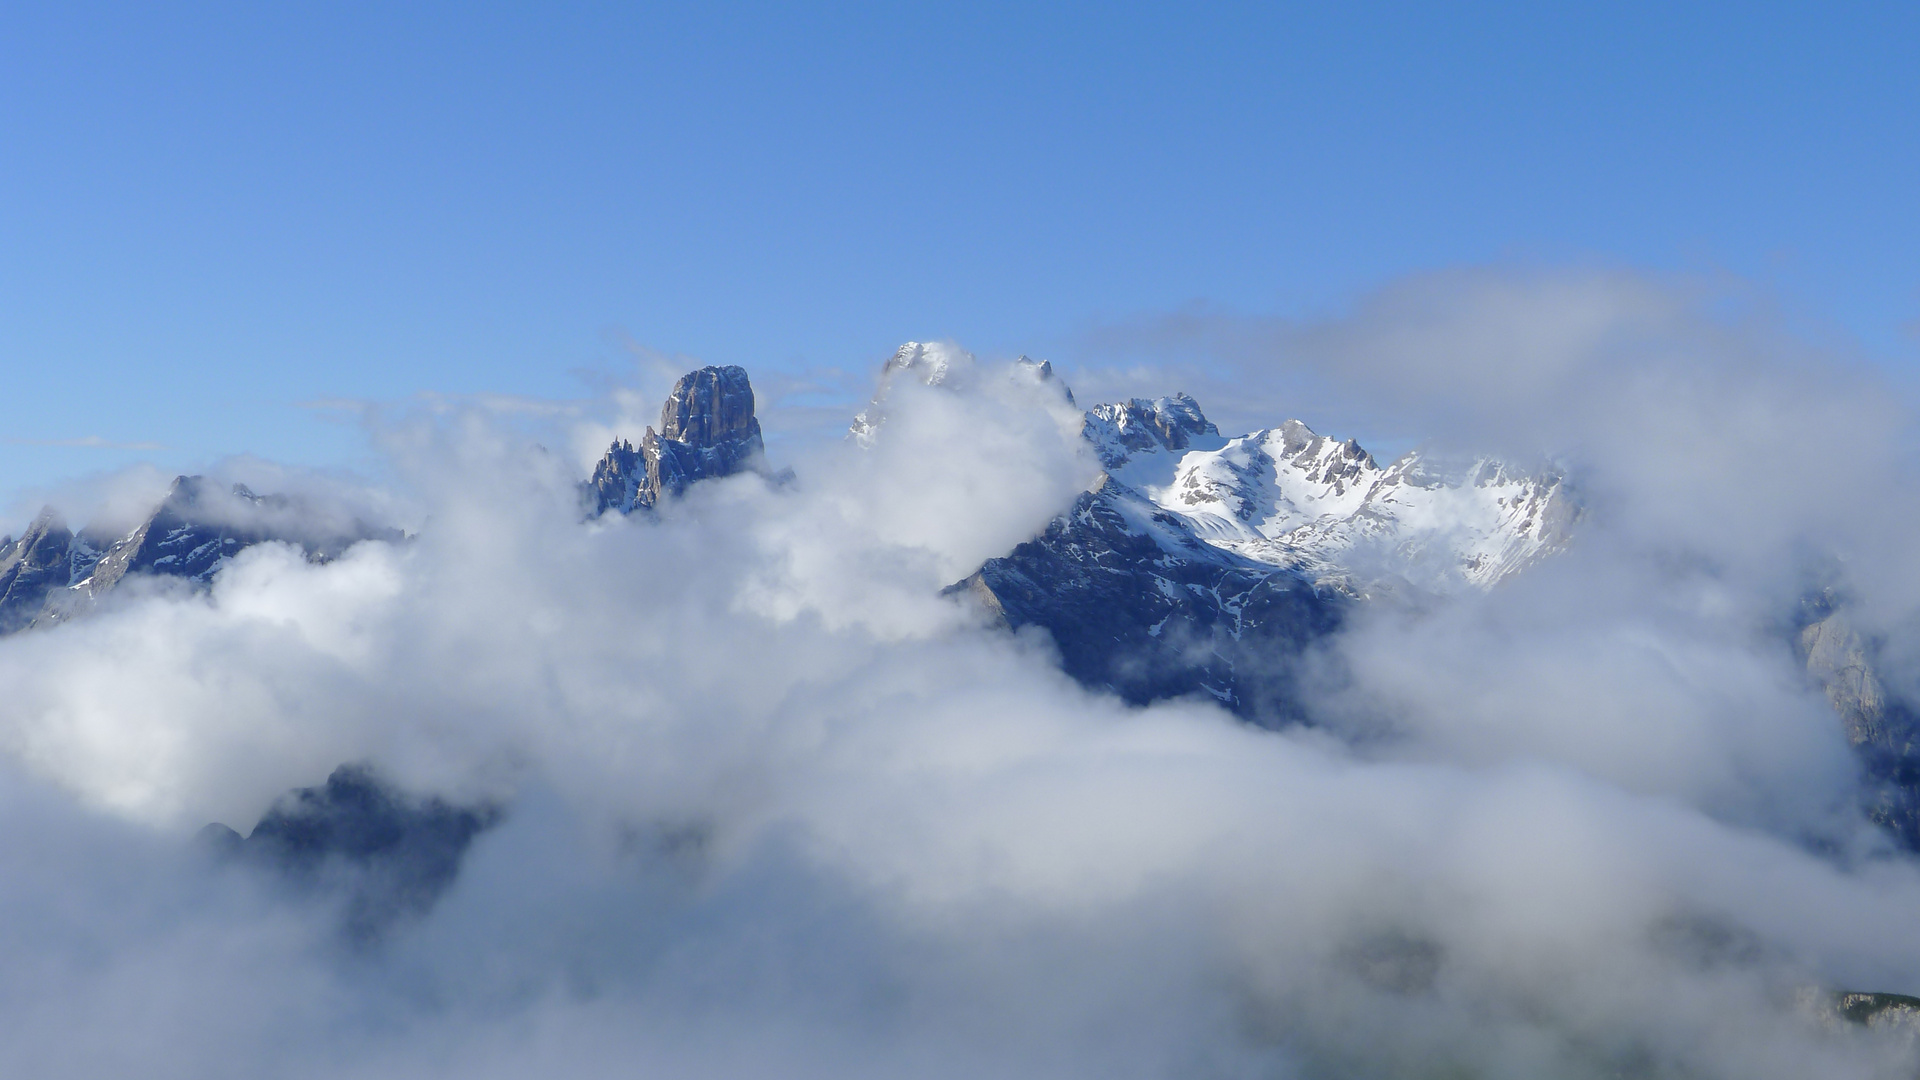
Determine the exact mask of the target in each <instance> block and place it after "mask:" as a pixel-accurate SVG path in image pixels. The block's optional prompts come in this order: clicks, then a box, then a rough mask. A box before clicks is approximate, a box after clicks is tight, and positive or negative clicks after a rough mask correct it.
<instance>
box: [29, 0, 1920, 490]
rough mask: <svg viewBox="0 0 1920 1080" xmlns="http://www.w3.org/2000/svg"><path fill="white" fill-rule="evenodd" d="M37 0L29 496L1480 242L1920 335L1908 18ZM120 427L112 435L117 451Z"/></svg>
mask: <svg viewBox="0 0 1920 1080" xmlns="http://www.w3.org/2000/svg"><path fill="white" fill-rule="evenodd" d="M555 7H556V5H537V6H536V5H520V6H510V5H500V4H485V5H481V4H471V5H435V4H426V3H422V4H412V5H366V6H355V5H349V4H330V5H315V4H298V3H290V4H275V5H244V6H242V5H235V6H231V7H225V6H211V5H179V6H176V7H174V8H172V9H171V10H162V7H161V6H160V5H146V4H137V5H136V4H125V5H117V4H100V5H78V4H76V5H44V6H41V7H40V8H39V10H33V9H30V8H29V7H28V6H27V5H16V6H15V7H13V8H11V9H9V10H8V11H7V12H6V14H5V17H4V21H0V373H4V376H5V385H6V392H5V393H4V395H0V505H13V504H14V503H17V502H18V501H19V500H20V499H21V498H23V497H25V496H24V493H25V492H26V491H27V490H28V489H30V488H33V487H36V486H38V485H42V484H45V483H48V482H50V481H53V480H56V479H58V478H61V477H69V476H75V475H81V474H86V473H90V472H97V471H99V470H105V469H113V468H119V467H123V466H125V465H127V464H129V463H132V462H135V461H151V462H154V463H156V464H157V465H159V466H160V467H162V468H165V469H169V470H173V469H183V468H191V467H194V466H196V465H198V464H203V463H205V462H207V461H210V460H213V459H215V458H217V457H218V456H220V455H221V454H224V453H232V452H250V453H254V454H258V455H261V456H265V457H269V458H275V459H279V460H284V461H289V462H295V463H307V464H322V465H325V464H353V463H355V462H356V461H359V460H361V459H360V457H359V455H360V453H361V451H360V449H359V447H360V436H359V435H358V434H357V432H356V431H355V430H354V429H353V428H352V427H351V426H349V425H345V424H342V423H341V422H340V420H339V414H337V413H335V412H330V411H329V410H326V409H319V408H315V407H313V405H312V403H313V402H315V401H324V400H333V399H375V400H382V401H392V400H399V399H405V398H408V397H409V396H411V395H415V394H418V393H421V392H425V391H432V392H440V393H450V394H481V393H488V394H514V395H533V396H540V397H550V398H574V397H580V396H583V395H585V394H587V393H589V392H590V391H589V385H590V382H591V379H590V378H589V379H588V380H584V381H583V379H582V377H581V375H580V373H581V372H582V371H586V372H589V373H593V372H598V373H602V374H605V375H611V376H614V377H618V376H620V375H621V373H623V372H625V371H627V370H628V369H629V367H630V365H631V362H632V361H631V357H630V354H629V353H628V352H627V351H626V347H625V343H628V342H631V343H634V344H637V345H640V346H644V347H646V348H650V349H655V350H660V351H662V352H667V353H677V354H686V355H687V356H690V357H694V358H698V359H699V360H701V361H704V362H712V363H739V364H744V365H747V366H748V367H749V368H750V369H751V370H755V371H767V370H774V369H786V370H798V369H802V368H818V367H827V366H840V367H848V368H857V367H859V366H862V365H866V364H871V363H877V362H878V361H879V360H880V359H881V358H883V357H884V356H885V355H886V354H887V353H888V352H890V351H891V349H892V347H893V346H894V345H895V344H897V343H898V342H899V341H901V340H903V339H906V338H909V337H921V338H925V337H943V336H950V337H954V338H957V339H958V340H960V341H962V342H963V343H965V344H967V345H968V346H969V347H970V348H972V349H974V350H975V351H977V352H981V353H986V354H994V353H1015V352H1028V353H1033V354H1035V355H1050V356H1054V357H1056V358H1060V359H1063V360H1066V361H1078V362H1082V363H1086V362H1092V361H1095V360H1097V359H1098V357H1097V355H1094V352H1093V349H1094V346H1092V345H1091V344H1090V342H1092V341H1094V340H1096V339H1097V335H1094V334H1091V333H1090V331H1092V330H1094V329H1096V328H1098V327H1101V326H1103V325H1108V324H1112V323H1123V322H1127V321H1129V320H1135V319H1140V318H1144V317H1151V316H1152V315H1154V314H1155V313H1159V312H1166V311H1171V310H1176V309H1180V308H1183V307H1186V306H1189V305H1193V304H1205V305H1209V306H1211V307H1214V308H1217V309H1220V310H1225V311H1235V312H1247V313H1252V314H1278V315H1289V316H1298V315H1313V314H1316V313H1325V312H1330V311H1334V310H1337V309H1338V308H1339V307H1340V306H1341V305H1343V304H1346V303H1348V302H1350V301H1351V300H1352V299H1353V298H1354V297H1355V296H1357V295H1359V294H1361V293H1363V292H1364V291H1365V290H1368V289H1370V288H1374V287H1377V286H1380V285H1382V284H1383V283H1386V282H1388V281H1391V280H1392V279H1394V278H1395V277H1397V276H1399V275H1403V274H1407V273H1412V272H1419V271H1423V270H1430V269H1435V268H1441V267H1449V266H1457V265H1473V264H1484V263H1488V262H1503V261H1506V262H1518V263H1526V264H1545V265H1560V264H1567V263H1574V264H1581V263H1601V264H1605V265H1614V266H1627V267H1635V268H1646V269H1649V270H1654V271H1664V272H1680V273H1696V274H1697V273H1705V274H1730V275H1734V276H1737V277H1739V278H1742V279H1747V280H1751V281H1755V282H1758V283H1760V284H1761V285H1762V286H1763V287H1765V288H1767V289H1770V290H1773V291H1774V292H1775V293H1777V295H1778V296H1779V297H1780V299H1781V300H1782V302H1783V303H1784V304H1786V305H1787V307H1788V308H1789V310H1791V311H1792V312H1794V313H1795V315H1796V317H1798V318H1802V319H1804V320H1806V321H1807V322H1808V323H1809V324H1811V325H1815V326H1818V327H1822V328H1824V330H1825V332H1831V333H1833V334H1835V335H1837V336H1839V337H1840V338H1841V339H1843V340H1846V341H1850V342H1851V343H1852V344H1853V345H1855V346H1857V347H1858V348H1859V349H1861V350H1863V351H1864V352H1866V353H1867V354H1868V355H1869V356H1870V357H1872V358H1873V359H1875V360H1876V361H1878V362H1880V363H1882V364H1884V365H1886V366H1888V367H1889V368H1891V369H1893V370H1895V371H1896V372H1899V373H1901V374H1903V375H1910V374H1911V372H1912V371H1913V369H1914V368H1915V367H1917V366H1920V351H1917V346H1916V339H1915V331H1914V329H1913V328H1914V326H1915V325H1917V324H1920V262H1916V252H1920V200H1916V197H1915V192H1916V191H1917V190H1920V64H1917V63H1915V62H1914V59H1913V58H1914V56H1915V55H1916V54H1917V52H1920V8H1917V7H1914V6H1912V5H1891V4H1886V5H1862V6H1855V7H1847V6H1842V5H1812V4H1808V5H1788V4H1769V5H1732V4H1728V5H1700V4H1695V5H1665V4H1662V5H1646V6H1639V7H1635V6H1629V5H1605V6H1597V5H1596V6H1581V5H1572V4H1568V5H1534V4H1527V5H1519V4H1513V5H1500V4H1493V5H1461V4H1448V5H1438V4H1435V5H1419V6H1412V5H1407V6H1402V5H1312V6H1306V5H1300V6H1288V5H1278V4H1276V5H1260V6H1232V5H1222V6H1216V7H1212V8H1209V9H1206V10H1204V11H1200V12H1196V11H1193V10H1190V9H1189V8H1188V6H1186V5H1164V6H1158V7H1147V6H1137V5H1136V6H1115V7H1111V8H1100V7H1094V6H1085V7H1065V6H1045V5H1035V4H1022V5H1006V6H1000V5H989V4H968V5H964V6H935V5H911V6H909V5H871V6H859V5H834V6H815V7H810V8H807V9H805V10H800V9H797V8H794V7H790V6H785V5H782V6H765V7H762V6H747V5H733V6H719V5H699V6H692V5H689V6H669V5H639V4H629V5H606V6H600V5H584V4H577V5H571V6H569V7H567V8H566V9H565V10H564V11H556V10H554V8H555ZM89 440H91V441H96V442H104V443H108V444H117V445H75V444H77V443H81V442H85V441H89Z"/></svg>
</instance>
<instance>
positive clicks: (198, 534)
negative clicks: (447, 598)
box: [0, 476, 402, 633]
mask: <svg viewBox="0 0 1920 1080" xmlns="http://www.w3.org/2000/svg"><path fill="white" fill-rule="evenodd" d="M401 538H402V534H401V533H400V531H399V530H397V529H390V528H377V527H374V526H369V525H367V524H365V523H364V522H361V521H357V520H355V521H351V522H346V523H344V524H335V523H330V522H329V521H328V520H327V519H326V518H325V517H323V516H321V515H316V514H311V513H309V512H307V509H306V508H305V507H303V506H302V505H300V504H299V503H298V502H296V501H295V500H293V499H289V498H288V497H286V496H284V495H255V494H254V493H253V492H251V491H249V490H248V489H247V488H246V486H245V485H243V484H235V485H233V486H232V487H223V486H221V485H219V484H216V483H214V482H212V481H210V480H208V479H207V478H206V477H204V476H181V477H177V478H175V479H174V481H173V484H172V486H171V487H170V488H169V489H168V491H167V495H166V498H164V499H162V500H161V502H160V505H159V506H157V507H155V508H154V511H153V512H152V513H151V514H149V515H148V516H147V518H146V519H145V520H144V521H142V522H141V523H140V524H139V525H137V526H135V527H134V528H133V530H132V531H130V532H128V533H126V534H124V535H119V536H110V535H103V534H102V533H100V532H99V531H98V530H93V529H88V530H82V531H81V532H79V533H77V534H76V533H73V532H70V531H68V529H67V527H66V525H65V524H63V523H62V522H61V520H60V517H59V515H58V514H57V513H55V512H54V511H53V510H52V508H48V509H46V510H43V511H41V513H40V516H39V517H38V518H36V519H35V520H34V523H33V526H32V527H31V528H29V529H28V530H27V532H26V533H25V534H24V535H22V536H21V538H20V539H19V540H17V541H7V542H4V543H0V633H13V632H15V631H18V630H23V629H26V628H27V627H30V626H35V625H45V624H48V623H52V622H58V621H60V620H62V619H65V618H68V617H69V616H71V615H73V614H75V613H77V612H80V611H83V610H85V609H86V608H87V607H88V606H90V605H91V604H93V603H94V602H96V601H98V600H99V599H101V598H103V597H104V596H106V595H107V594H108V593H110V592H112V591H113V590H114V589H116V588H118V587H120V586H121V585H122V584H123V583H125V582H126V581H128V580H130V579H134V578H139V577H158V578H167V579H173V580H181V581H185V582H187V583H189V584H190V585H192V586H194V587H204V586H206V585H207V584H208V583H209V582H210V581H211V580H212V579H213V575H214V574H215V573H217V572H218V571H219V569H220V568H221V567H222V566H224V565H225V564H226V562H227V560H228V559H230V558H232V557H233V556H234V555H235V554H237V553H239V552H240V551H241V550H242V549H244V548H247V547H250V546H252V545H254V544H257V543H261V542H263V541H269V540H279V541H285V542H288V543H292V544H295V545H298V546H299V547H300V548H301V549H302V550H303V551H304V552H305V553H306V555H307V557H308V558H309V559H312V560H314V561H316V562H324V561H326V560H328V559H332V558H334V557H336V556H338V555H339V554H340V553H342V552H344V551H345V550H346V549H347V548H348V547H351V546H352V545H354V544H356V543H359V542H360V541H362V540H385V541H390V542H391V541H397V540H399V539H401Z"/></svg>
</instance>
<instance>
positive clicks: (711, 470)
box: [584, 367, 765, 515]
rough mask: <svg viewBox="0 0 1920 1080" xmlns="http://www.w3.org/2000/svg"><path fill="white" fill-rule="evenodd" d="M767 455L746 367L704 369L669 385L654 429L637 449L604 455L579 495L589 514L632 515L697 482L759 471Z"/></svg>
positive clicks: (620, 445) (616, 448)
mask: <svg viewBox="0 0 1920 1080" xmlns="http://www.w3.org/2000/svg"><path fill="white" fill-rule="evenodd" d="M764 455H765V447H764V445H763V444H762V442H761V438H760V421H759V420H758V419H756V418H755V417H754V415H753V385H752V383H750V382H749V381H748V380H747V373H746V370H745V369H744V368H739V367H704V368H701V369H700V370H698V371H690V372H688V373H687V374H685V375H682V376H681V377H680V381H679V382H676V383H674V384H673V393H671V394H669V395H668V396H667V401H666V404H665V405H663V406H661V409H660V430H659V431H658V432H656V431H655V430H654V429H653V428H651V427H649V428H648V429H647V430H646V433H645V434H644V435H642V436H641V437H640V445H639V446H638V447H637V448H636V447H635V446H634V445H633V444H632V443H630V442H627V441H625V440H622V441H619V442H615V443H614V444H613V446H612V447H611V448H609V449H608V450H607V453H606V456H605V457H603V458H601V459H600V463H599V464H598V465H596V466H595V467H594V470H593V476H592V477H591V478H590V479H588V481H587V483H586V487H585V492H584V495H585V499H586V502H587V504H588V507H589V511H590V512H591V513H592V514H595V515H598V514H603V513H606V512H607V511H608V510H618V511H619V512H621V513H623V514H626V513H631V512H632V511H634V510H635V509H647V508H650V507H653V506H654V505H656V504H658V503H659V502H660V500H661V499H663V498H670V497H674V496H678V495H680V494H682V493H684V492H685V491H686V489H687V487H688V485H690V484H692V483H694V482H696V481H699V480H706V479H710V478H713V477H720V476H731V475H732V474H734V473H737V472H740V471H742V470H743V469H748V468H753V467H756V466H758V465H759V463H760V462H761V460H762V458H763V457H764Z"/></svg>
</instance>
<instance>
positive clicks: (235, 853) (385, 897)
mask: <svg viewBox="0 0 1920 1080" xmlns="http://www.w3.org/2000/svg"><path fill="white" fill-rule="evenodd" d="M500 817H501V814H500V811H499V810H498V809H497V808H496V807H493V806H489V805H481V806H473V807H466V806H455V805H452V804H450V803H447V802H445V801H443V800H441V799H438V798H427V799H420V798H414V797H412V796H409V795H407V794H406V793H404V792H402V791H400V790H399V789H397V788H395V787H394V786H392V785H391V784H389V783H387V782H386V781H384V780H382V779H381V778H380V777H378V776H377V775H376V774H375V773H374V772H373V771H372V769H370V768H369V767H367V766H364V765H342V766H341V767H340V768H338V769H335V770H334V771H333V775H331V776H329V777H327V782H326V783H325V784H324V785H321V786H319V787H310V788H300V789H297V790H295V791H292V792H289V793H288V794H286V795H285V796H282V797H281V799H280V800H279V801H278V802H277V803H275V804H274V806H273V807H272V808H271V809H269V810H268V811H267V813H266V815H265V816H263V817H262V818H261V819H260V821H259V823H258V824H256V825H255V826H254V827H253V831H252V832H251V833H250V834H248V835H247V836H246V837H244V838H243V837H241V836H240V835H239V834H238V833H236V832H234V831H233V830H232V829H230V828H228V827H226V826H225V825H209V826H207V828H206V829H204V830H202V833H201V836H202V839H203V842H205V843H207V844H209V845H210V846H212V847H213V848H214V850H215V852H216V853H217V854H218V855H219V856H220V857H222V858H226V859H230V860H235V861H238V862H242V863H246V864H250V865H253V866H256V867H259V868H262V869H265V870H268V871H269V872H271V873H273V874H275V875H276V876H278V877H279V878H280V880H281V881H283V882H284V883H286V884H287V885H288V886H290V887H292V888H294V889H296V890H298V891H301V892H306V893H310V894H316V895H321V896H328V897H335V898H337V899H339V900H340V901H341V902H342V904H343V915H344V919H345V923H344V925H345V929H346V931H347V933H348V935H349V936H351V937H353V938H354V939H356V940H361V941H366V940H371V939H373V938H375V937H377V936H378V935H379V934H380V933H381V932H382V931H384V930H386V929H387V928H389V927H391V926H392V925H393V924H395V923H396V922H398V921H400V920H402V919H405V918H408V917H411V916H418V915H424V914H425V913H426V912H427V911H428V910H429V909H431V908H432V907H433V905H434V903H435V902H436V901H437V900H439V899H440V897H441V896H442V895H443V894H444V893H445V892H446V891H447V889H448V888H450V887H451V886H452V885H453V881H454V878H455V877H456V876H457V875H458V873H459V871H460V860H461V858H462V857H463V856H464V855H465V854H466V851H467V848H468V846H469V845H471V844H472V843H473V838H474V837H475V836H478V835H479V834H480V833H481V832H483V831H485V830H486V829H488V828H490V827H492V826H493V825H494V824H496V823H497V822H498V821H499V820H500Z"/></svg>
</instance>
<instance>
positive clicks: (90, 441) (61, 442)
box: [5, 435, 171, 450]
mask: <svg viewBox="0 0 1920 1080" xmlns="http://www.w3.org/2000/svg"><path fill="white" fill-rule="evenodd" d="M5 442H6V443H7V445H9V446H77V447H87V448H92V449H97V450H168V449H171V447H169V446H167V445H166V444H165V443H157V442H120V441H118V440H115V439H103V438H101V437H100V436H98V435H83V436H81V437H79V438H77V439H7V440H5Z"/></svg>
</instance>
